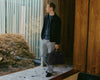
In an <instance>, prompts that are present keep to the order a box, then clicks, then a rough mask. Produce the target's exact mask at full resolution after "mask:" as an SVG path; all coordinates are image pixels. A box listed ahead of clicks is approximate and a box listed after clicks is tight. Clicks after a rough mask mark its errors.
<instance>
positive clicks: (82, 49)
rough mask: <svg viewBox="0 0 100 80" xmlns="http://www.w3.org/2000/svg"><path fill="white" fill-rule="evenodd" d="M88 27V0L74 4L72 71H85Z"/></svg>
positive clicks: (81, 0)
mask: <svg viewBox="0 0 100 80" xmlns="http://www.w3.org/2000/svg"><path fill="white" fill-rule="evenodd" d="M87 26H88V0H76V2H75V29H74V30H75V32H74V59H73V62H74V63H73V65H74V69H77V70H80V71H85V65H86V48H87Z"/></svg>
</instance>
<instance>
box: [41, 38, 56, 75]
mask: <svg viewBox="0 0 100 80" xmlns="http://www.w3.org/2000/svg"><path fill="white" fill-rule="evenodd" d="M54 49H55V42H50V41H49V40H45V39H43V40H42V42H41V65H42V66H43V62H44V63H45V64H46V66H47V72H49V73H52V72H53V65H48V63H47V56H48V54H50V53H51V52H52V51H53V50H54Z"/></svg>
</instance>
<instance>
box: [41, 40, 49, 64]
mask: <svg viewBox="0 0 100 80" xmlns="http://www.w3.org/2000/svg"><path fill="white" fill-rule="evenodd" d="M47 53H48V52H47V45H46V40H42V42H41V66H43V62H44V63H45V64H46V65H47V63H46V59H45V58H46V55H47Z"/></svg>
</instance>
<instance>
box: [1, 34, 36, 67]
mask: <svg viewBox="0 0 100 80" xmlns="http://www.w3.org/2000/svg"><path fill="white" fill-rule="evenodd" d="M34 58H35V55H34V53H32V52H31V51H30V48H29V45H28V43H27V42H26V41H25V39H24V38H23V37H22V36H21V35H19V34H0V64H6V65H12V64H16V65H17V64H20V65H21V64H28V63H29V64H31V63H32V60H33V59H34Z"/></svg>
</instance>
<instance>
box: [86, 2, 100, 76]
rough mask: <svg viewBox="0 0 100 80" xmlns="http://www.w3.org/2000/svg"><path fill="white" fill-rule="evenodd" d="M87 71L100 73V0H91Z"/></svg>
mask: <svg viewBox="0 0 100 80" xmlns="http://www.w3.org/2000/svg"><path fill="white" fill-rule="evenodd" d="M87 64H88V66H87V72H88V73H92V74H100V0H90V18H89V40H88V63H87Z"/></svg>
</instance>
